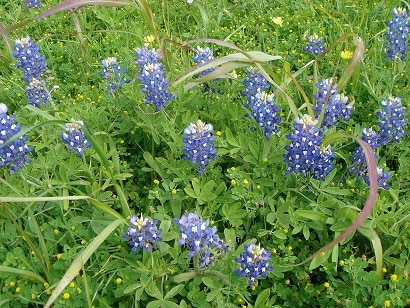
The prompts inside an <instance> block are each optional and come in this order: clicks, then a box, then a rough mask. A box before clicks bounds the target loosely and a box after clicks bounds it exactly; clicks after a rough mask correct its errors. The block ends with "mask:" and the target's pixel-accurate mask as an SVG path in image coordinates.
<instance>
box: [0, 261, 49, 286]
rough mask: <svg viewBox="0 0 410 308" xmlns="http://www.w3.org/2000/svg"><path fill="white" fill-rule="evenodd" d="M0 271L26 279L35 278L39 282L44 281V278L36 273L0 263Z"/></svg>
mask: <svg viewBox="0 0 410 308" xmlns="http://www.w3.org/2000/svg"><path fill="white" fill-rule="evenodd" d="M0 273H6V274H12V275H16V276H19V277H23V278H26V279H31V280H37V281H39V282H41V283H46V281H45V280H44V278H43V277H41V276H40V275H38V274H36V273H33V272H31V271H26V270H21V269H18V268H13V267H9V266H4V265H0Z"/></svg>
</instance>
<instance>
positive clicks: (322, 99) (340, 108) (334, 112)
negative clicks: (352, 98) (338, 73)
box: [312, 78, 353, 128]
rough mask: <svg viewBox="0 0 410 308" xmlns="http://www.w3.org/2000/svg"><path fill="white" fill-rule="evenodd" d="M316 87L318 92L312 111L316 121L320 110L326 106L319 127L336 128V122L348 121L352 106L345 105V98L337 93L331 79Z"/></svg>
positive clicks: (335, 85) (346, 100)
mask: <svg viewBox="0 0 410 308" xmlns="http://www.w3.org/2000/svg"><path fill="white" fill-rule="evenodd" d="M316 87H317V88H318V92H317V93H316V95H315V96H314V97H315V99H316V105H315V106H313V107H312V109H313V110H314V111H315V117H316V118H317V119H318V118H319V116H320V114H321V112H322V108H324V106H326V110H325V113H324V116H323V120H322V125H321V127H323V128H329V127H333V126H336V125H337V124H338V120H344V121H348V120H349V118H350V114H351V113H352V109H353V105H352V104H349V105H348V104H347V103H348V98H347V96H345V95H343V94H338V93H337V91H336V87H337V84H336V83H333V80H332V78H328V79H324V80H323V81H322V82H320V83H317V84H316Z"/></svg>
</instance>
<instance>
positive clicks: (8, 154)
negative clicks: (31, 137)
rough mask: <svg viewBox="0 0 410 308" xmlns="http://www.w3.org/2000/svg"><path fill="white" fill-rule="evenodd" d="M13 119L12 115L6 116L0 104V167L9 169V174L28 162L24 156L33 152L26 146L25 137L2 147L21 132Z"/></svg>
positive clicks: (4, 109) (3, 107)
mask: <svg viewBox="0 0 410 308" xmlns="http://www.w3.org/2000/svg"><path fill="white" fill-rule="evenodd" d="M14 119H15V116H14V115H11V116H9V115H7V106H6V105H5V104H3V103H0V167H4V168H7V169H9V170H10V173H11V174H13V173H14V172H16V171H17V170H18V169H21V168H22V167H23V164H24V163H27V162H30V158H28V157H27V156H26V154H27V153H28V152H31V151H32V150H33V149H32V148H31V147H29V146H28V145H27V144H26V141H27V137H25V136H20V137H18V138H17V139H15V140H14V141H13V142H11V143H9V144H7V145H4V143H6V142H7V141H9V140H10V139H11V138H12V137H13V136H15V135H16V134H17V133H19V132H20V130H21V124H15V123H14Z"/></svg>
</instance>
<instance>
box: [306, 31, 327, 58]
mask: <svg viewBox="0 0 410 308" xmlns="http://www.w3.org/2000/svg"><path fill="white" fill-rule="evenodd" d="M307 40H308V42H309V44H308V45H307V46H306V47H304V48H303V51H306V52H310V53H312V54H314V55H315V56H320V55H321V54H323V53H324V52H325V47H324V46H323V45H324V42H323V39H321V38H320V37H319V36H318V35H317V34H313V35H311V36H308V38H307Z"/></svg>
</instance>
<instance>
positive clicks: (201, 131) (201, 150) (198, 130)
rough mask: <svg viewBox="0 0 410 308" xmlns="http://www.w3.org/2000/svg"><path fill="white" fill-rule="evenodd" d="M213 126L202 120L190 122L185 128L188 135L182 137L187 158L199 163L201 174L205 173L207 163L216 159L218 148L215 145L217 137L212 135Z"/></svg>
mask: <svg viewBox="0 0 410 308" xmlns="http://www.w3.org/2000/svg"><path fill="white" fill-rule="evenodd" d="M212 130H213V127H212V125H211V124H205V123H204V122H202V121H201V120H198V121H197V122H196V123H191V124H189V126H188V127H186V128H185V129H184V134H185V135H186V137H184V138H182V141H183V142H184V143H185V148H184V149H183V150H182V153H183V154H184V159H185V160H190V161H191V162H192V163H193V164H194V165H198V172H199V174H202V173H204V171H205V167H206V165H207V164H208V163H209V162H210V161H212V160H213V159H215V157H216V149H215V147H214V145H213V142H214V140H215V137H214V136H213V135H212Z"/></svg>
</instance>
